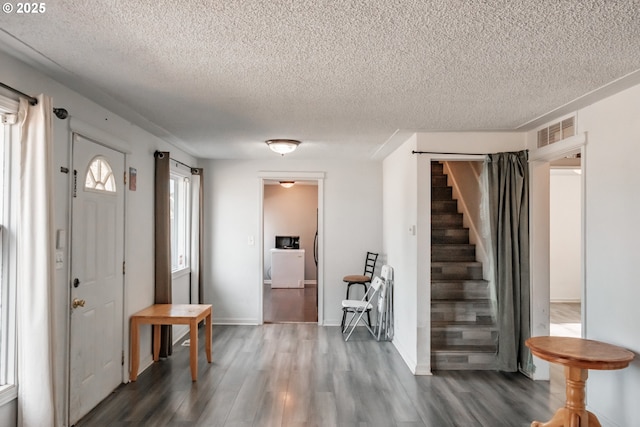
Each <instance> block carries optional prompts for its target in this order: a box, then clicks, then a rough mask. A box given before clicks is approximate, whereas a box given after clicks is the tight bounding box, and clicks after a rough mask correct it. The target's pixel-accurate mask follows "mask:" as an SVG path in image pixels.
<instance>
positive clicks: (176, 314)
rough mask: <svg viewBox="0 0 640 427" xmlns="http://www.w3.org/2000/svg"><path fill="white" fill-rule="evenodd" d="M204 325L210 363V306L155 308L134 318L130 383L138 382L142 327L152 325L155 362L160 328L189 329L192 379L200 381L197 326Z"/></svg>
mask: <svg viewBox="0 0 640 427" xmlns="http://www.w3.org/2000/svg"><path fill="white" fill-rule="evenodd" d="M203 319H204V322H205V337H206V339H205V350H206V354H207V362H209V363H211V305H210V304H155V305H152V306H151V307H147V308H145V309H144V310H141V311H139V312H137V313H135V314H133V315H132V316H131V372H130V374H129V379H130V380H131V381H135V380H136V379H138V368H139V364H140V331H139V329H140V325H141V324H146V325H153V361H154V362H157V361H158V358H159V355H160V326H161V325H189V340H190V342H189V363H190V365H191V379H192V380H193V381H196V380H197V379H198V323H200V322H201V321H202V320H203Z"/></svg>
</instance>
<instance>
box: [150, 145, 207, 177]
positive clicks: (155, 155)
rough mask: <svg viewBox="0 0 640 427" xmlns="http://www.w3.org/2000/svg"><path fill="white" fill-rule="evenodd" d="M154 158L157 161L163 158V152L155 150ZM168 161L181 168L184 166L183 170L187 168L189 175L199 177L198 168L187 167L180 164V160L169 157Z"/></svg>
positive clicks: (184, 164)
mask: <svg viewBox="0 0 640 427" xmlns="http://www.w3.org/2000/svg"><path fill="white" fill-rule="evenodd" d="M153 156H154V157H157V158H159V159H162V158H164V152H162V151H160V150H156V151H155V153H153ZM169 160H171V161H172V162H176V163H179V164H181V165H182V166H184V167H185V168H188V169H189V170H191V173H192V174H193V175H199V174H200V169H199V168H194V167H193V166H189V165H188V164H186V163H183V162H181V161H180V160H176V159H174V158H173V157H169Z"/></svg>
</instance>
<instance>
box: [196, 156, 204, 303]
mask: <svg viewBox="0 0 640 427" xmlns="http://www.w3.org/2000/svg"><path fill="white" fill-rule="evenodd" d="M196 171H197V172H198V173H197V174H198V176H199V177H200V185H199V186H198V302H199V303H200V304H203V303H204V281H203V279H202V278H203V272H202V260H203V258H202V255H203V251H204V249H203V248H204V244H203V242H204V169H202V168H197V169H196Z"/></svg>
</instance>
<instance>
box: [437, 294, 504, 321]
mask: <svg viewBox="0 0 640 427" xmlns="http://www.w3.org/2000/svg"><path fill="white" fill-rule="evenodd" d="M431 321H432V322H476V323H484V324H491V323H492V322H493V316H492V315H491V306H490V304H489V302H488V301H487V302H469V301H464V300H461V301H447V302H440V301H433V300H432V301H431Z"/></svg>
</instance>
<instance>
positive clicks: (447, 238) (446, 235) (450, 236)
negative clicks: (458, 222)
mask: <svg viewBox="0 0 640 427" xmlns="http://www.w3.org/2000/svg"><path fill="white" fill-rule="evenodd" d="M431 243H434V244H464V243H469V230H468V229H466V228H458V229H450V230H447V229H444V228H441V229H438V228H432V229H431Z"/></svg>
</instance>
